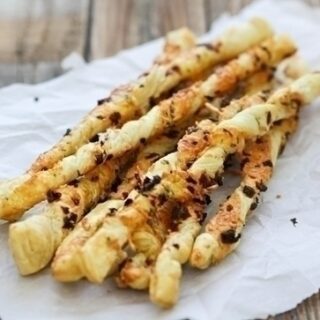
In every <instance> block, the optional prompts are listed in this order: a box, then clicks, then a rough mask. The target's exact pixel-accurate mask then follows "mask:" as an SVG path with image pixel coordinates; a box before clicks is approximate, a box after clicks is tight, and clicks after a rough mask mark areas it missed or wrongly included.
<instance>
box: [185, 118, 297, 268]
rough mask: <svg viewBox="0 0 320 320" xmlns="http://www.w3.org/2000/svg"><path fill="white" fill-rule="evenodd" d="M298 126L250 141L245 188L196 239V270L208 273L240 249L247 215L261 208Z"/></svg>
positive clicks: (293, 122)
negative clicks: (279, 159)
mask: <svg viewBox="0 0 320 320" xmlns="http://www.w3.org/2000/svg"><path fill="white" fill-rule="evenodd" d="M296 126H297V118H290V119H288V120H283V121H282V122H280V123H279V124H277V125H275V126H274V127H273V128H272V129H271V131H270V132H269V133H267V134H266V135H264V136H262V137H261V138H258V139H257V140H251V141H248V143H247V145H246V147H245V148H244V151H243V156H242V166H243V168H242V181H241V184H240V186H239V187H238V188H237V189H236V190H235V191H234V192H233V193H232V194H231V195H230V196H229V197H228V199H227V200H226V201H225V202H224V203H223V204H222V205H221V206H220V208H219V211H218V212H217V214H216V215H215V216H214V217H213V218H212V219H211V220H210V221H209V222H208V223H207V224H206V227H205V232H204V233H202V234H201V235H200V236H198V238H197V239H196V241H195V243H194V246H193V249H192V255H191V257H190V263H191V265H192V266H194V267H197V268H200V269H205V268H207V267H208V266H209V265H210V264H212V263H216V262H219V261H220V260H222V259H223V258H224V257H225V256H227V255H228V254H229V253H230V252H232V251H233V250H234V249H235V248H236V247H237V246H238V245H239V242H240V238H241V232H242V229H243V227H244V224H245V222H246V219H247V215H248V213H249V212H250V211H251V210H254V209H255V208H256V207H257V205H258V202H259V197H260V193H261V192H264V191H266V190H267V186H266V184H267V183H268V181H269V180H270V178H271V175H272V172H273V168H274V166H275V163H276V159H277V157H278V154H279V152H280V151H281V149H282V148H283V147H284V145H285V144H286V142H287V139H288V138H289V135H290V134H292V132H294V131H295V129H296Z"/></svg>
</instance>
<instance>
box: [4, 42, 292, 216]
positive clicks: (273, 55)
mask: <svg viewBox="0 0 320 320" xmlns="http://www.w3.org/2000/svg"><path fill="white" fill-rule="evenodd" d="M294 51H295V47H294V45H293V43H292V42H291V40H290V39H289V38H288V37H286V36H275V37H273V38H271V39H268V40H266V41H265V42H263V43H262V44H261V45H258V46H256V47H254V48H253V49H251V50H249V51H248V52H246V53H243V54H241V55H240V56H239V57H238V58H237V59H235V60H233V61H231V62H229V63H228V64H226V65H225V66H224V67H223V68H221V69H219V70H218V71H217V72H216V73H215V74H213V75H212V76H210V77H209V78H208V79H207V80H206V81H204V82H203V83H201V82H199V83H196V84H194V85H193V86H191V87H189V88H186V89H184V90H181V91H179V92H178V93H177V94H175V95H174V96H173V97H172V98H170V99H167V100H165V101H162V102H161V103H160V104H159V105H157V106H155V107H154V108H152V109H151V110H150V111H149V112H148V113H147V114H146V115H144V116H142V117H141V118H140V119H139V120H136V121H130V122H127V123H126V124H124V126H123V127H122V128H121V129H109V130H108V131H107V132H106V133H105V134H104V135H102V140H103V143H101V142H95V143H89V144H87V145H84V146H82V147H81V148H80V149H78V151H77V152H76V153H75V154H74V155H71V156H69V157H66V158H64V159H63V160H61V161H60V162H58V163H57V164H55V165H54V166H53V167H52V168H51V169H49V170H47V171H40V172H36V173H35V174H31V173H28V174H25V175H24V176H22V177H20V178H17V179H15V180H14V181H13V182H11V185H10V186H9V185H8V187H7V188H4V187H3V186H1V188H0V218H3V219H6V220H14V219H17V218H19V217H20V216H21V215H22V214H23V212H24V211H25V210H26V209H28V208H30V207H32V206H33V205H34V204H36V203H37V202H39V201H41V200H43V198H44V196H45V194H46V193H47V192H48V190H50V189H55V188H57V187H58V186H59V185H61V184H64V183H67V182H69V181H71V180H73V179H75V178H77V177H78V176H79V175H81V174H85V173H86V172H88V171H90V170H91V169H93V168H94V167H95V166H96V165H97V164H100V163H101V162H103V161H105V160H106V159H107V158H110V157H119V156H121V155H123V154H124V153H125V152H127V151H130V150H132V149H134V148H136V147H137V146H138V145H139V144H140V143H141V141H142V139H143V141H145V140H146V139H150V138H152V137H153V136H156V135H159V134H161V133H163V132H164V131H165V130H166V129H168V128H169V127H171V126H173V125H178V124H179V123H181V122H183V121H186V119H188V118H189V117H191V116H192V115H193V114H194V113H195V112H197V110H199V108H200V107H201V106H202V105H203V104H204V103H205V100H206V99H208V98H209V97H210V96H215V95H221V94H223V93H225V92H228V91H230V90H232V89H233V88H235V86H236V85H237V82H238V81H239V80H241V79H245V78H247V77H248V76H249V75H251V74H253V73H255V72H256V71H258V70H260V69H261V68H263V67H265V65H266V64H270V65H273V64H276V63H277V62H279V61H280V60H282V59H283V58H284V57H285V56H287V55H290V54H292V53H293V52H294ZM31 185H37V188H36V189H33V190H32V193H31V192H30V186H31Z"/></svg>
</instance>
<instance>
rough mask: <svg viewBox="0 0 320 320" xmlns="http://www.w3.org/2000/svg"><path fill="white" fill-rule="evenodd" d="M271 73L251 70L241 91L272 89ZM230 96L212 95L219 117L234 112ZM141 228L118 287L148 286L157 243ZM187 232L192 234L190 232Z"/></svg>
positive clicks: (253, 99)
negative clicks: (147, 248)
mask: <svg viewBox="0 0 320 320" xmlns="http://www.w3.org/2000/svg"><path fill="white" fill-rule="evenodd" d="M272 77H273V70H271V69H266V70H263V71H260V72H258V73H257V74H254V75H253V76H252V77H251V78H249V79H248V80H247V82H246V84H245V85H244V86H242V85H241V88H240V92H245V93H247V94H250V93H253V92H257V91H259V90H264V89H268V91H269V89H271V82H270V79H271V78H272ZM237 91H239V89H238V90H236V92H237ZM265 96H266V94H262V93H260V94H259V95H257V94H256V95H255V96H246V99H245V102H244V101H242V100H243V98H242V99H239V100H234V101H239V103H240V104H241V105H243V108H244V103H246V105H247V106H248V107H249V105H248V104H249V103H250V104H251V105H252V104H255V103H258V102H264V101H265V100H264V97H265ZM233 97H234V95H232V96H230V97H225V98H223V99H215V101H214V106H217V105H218V106H219V107H220V108H222V109H220V110H221V111H219V109H217V110H218V119H219V118H220V117H222V115H223V114H226V115H225V117H227V116H228V115H229V116H230V117H232V116H233V115H234V114H235V113H236V112H234V113H232V112H227V111H228V109H230V108H231V109H232V110H233V109H235V108H234V103H233V102H231V104H230V105H228V106H224V104H225V103H227V101H230V99H232V98H233ZM262 97H263V99H262ZM226 98H227V99H226ZM166 209H167V210H172V205H171V206H167V208H166ZM158 214H159V212H158ZM161 214H163V210H162V213H161ZM164 214H167V215H170V213H168V212H165V213H164ZM182 223H184V222H182ZM142 229H143V230H142V231H136V232H135V233H134V235H133V238H137V236H136V235H139V241H136V239H134V240H132V242H134V247H135V249H136V251H137V252H138V253H136V254H135V255H134V256H133V257H131V258H129V259H128V260H127V261H126V263H125V265H124V266H122V268H121V270H120V273H119V275H118V276H117V278H116V281H117V283H118V286H119V287H130V288H133V289H139V290H143V289H147V288H148V287H149V279H150V274H151V272H150V270H151V268H152V266H153V265H154V258H155V257H156V256H157V254H156V255H154V252H157V249H159V245H158V242H157V241H153V242H151V241H150V240H149V239H150V238H152V237H153V236H154V237H156V236H155V235H153V234H154V232H153V230H152V228H149V229H150V231H149V233H148V232H147V231H146V230H145V228H142ZM197 229H198V230H200V227H199V228H193V229H192V228H191V230H190V229H188V228H184V227H183V228H182V231H183V232H184V234H185V235H187V236H189V234H188V232H189V231H190V232H191V231H192V230H197ZM165 231H166V232H165V233H167V230H165ZM174 234H175V236H174V238H177V237H178V238H179V237H180V235H179V232H174ZM190 236H191V237H192V234H191V235H190ZM143 237H145V239H143ZM169 237H170V236H169ZM182 239H184V235H183V236H182ZM140 243H142V245H143V247H142V248H141V247H140ZM145 243H148V247H149V252H147V254H145V253H142V252H146V251H147V250H145ZM151 243H153V244H154V248H152V249H151V248H150V247H151ZM190 250H191V248H190ZM190 250H189V251H190ZM150 251H151V252H152V253H153V257H152V256H151V255H150Z"/></svg>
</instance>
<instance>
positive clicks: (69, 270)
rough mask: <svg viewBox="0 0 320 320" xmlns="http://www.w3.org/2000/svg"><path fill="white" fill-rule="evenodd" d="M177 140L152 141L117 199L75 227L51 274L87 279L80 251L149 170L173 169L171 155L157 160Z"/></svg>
mask: <svg viewBox="0 0 320 320" xmlns="http://www.w3.org/2000/svg"><path fill="white" fill-rule="evenodd" d="M178 139H179V136H176V138H168V137H166V136H164V137H161V138H158V139H156V140H155V141H153V142H150V144H149V145H147V146H146V147H145V148H144V150H143V151H142V152H141V153H140V154H139V156H138V158H137V161H136V162H135V163H134V164H133V165H132V167H131V168H130V169H129V170H128V175H126V176H125V178H124V179H123V182H122V183H121V184H120V185H119V186H118V188H117V192H115V193H112V194H111V195H115V196H116V197H115V198H111V199H110V200H106V201H105V202H103V203H100V204H98V205H97V206H96V207H95V208H94V209H93V210H91V211H90V212H89V213H88V214H87V215H86V216H85V217H84V218H83V219H82V220H81V221H80V222H79V223H78V224H77V225H76V227H75V229H74V230H73V231H72V232H71V233H70V234H69V235H68V236H67V237H66V238H65V239H64V240H63V242H62V243H61V245H60V246H59V247H58V249H57V251H56V254H55V257H54V260H53V263H52V271H53V274H54V276H55V278H56V279H58V280H59V281H66V282H69V281H77V280H79V279H81V278H82V277H84V276H85V273H84V272H83V267H81V265H82V261H81V259H80V258H79V256H80V255H79V253H80V250H81V248H82V247H83V246H84V245H85V243H86V242H87V241H88V240H89V239H90V238H91V237H92V236H93V235H94V234H95V233H96V232H97V230H99V229H101V228H102V227H103V221H104V219H105V218H106V217H107V216H112V215H115V214H116V211H117V210H118V209H119V208H121V207H122V206H123V204H124V199H125V198H126V196H127V194H126V193H127V192H129V191H131V190H132V189H134V188H135V187H137V185H138V183H139V182H140V180H141V179H142V177H143V176H144V175H145V174H146V172H147V170H150V173H149V174H151V172H152V173H154V174H160V172H161V170H164V168H171V166H170V163H171V157H172V156H171V155H169V156H165V157H163V158H161V162H160V161H159V162H155V161H156V160H157V158H158V157H161V156H163V155H165V154H166V153H167V152H169V151H171V150H172V149H174V146H175V144H176V142H177V140H178ZM165 146H166V147H167V148H165ZM163 161H165V162H163ZM154 162H155V163H154ZM148 163H149V164H150V166H151V165H152V164H153V163H154V164H153V165H152V166H151V168H149V167H148V166H147V164H148ZM111 195H110V196H111ZM124 257H125V255H122V256H121V259H122V258H124ZM121 259H120V260H121Z"/></svg>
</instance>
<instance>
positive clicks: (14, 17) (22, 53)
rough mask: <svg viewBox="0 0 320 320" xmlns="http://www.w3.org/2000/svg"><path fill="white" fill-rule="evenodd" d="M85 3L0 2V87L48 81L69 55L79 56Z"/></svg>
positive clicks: (81, 45) (81, 49)
mask: <svg viewBox="0 0 320 320" xmlns="http://www.w3.org/2000/svg"><path fill="white" fill-rule="evenodd" d="M88 2H89V1H88V0H79V1H64V0H55V1H46V0H33V1H25V0H14V1H11V0H2V1H1V4H0V41H1V46H0V73H1V77H0V85H5V84H8V83H12V82H31V83H34V82H39V81H43V80H45V79H49V78H51V77H53V76H56V75H57V74H59V73H61V71H62V70H61V68H60V61H61V60H62V59H63V58H64V57H65V56H67V55H68V54H69V53H70V52H72V51H77V52H79V53H80V54H83V50H84V44H85V36H86V33H85V31H86V21H87V13H88V10H87V8H88Z"/></svg>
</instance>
